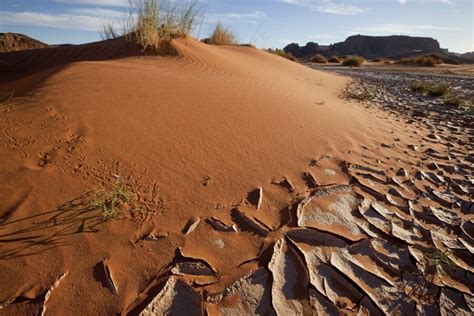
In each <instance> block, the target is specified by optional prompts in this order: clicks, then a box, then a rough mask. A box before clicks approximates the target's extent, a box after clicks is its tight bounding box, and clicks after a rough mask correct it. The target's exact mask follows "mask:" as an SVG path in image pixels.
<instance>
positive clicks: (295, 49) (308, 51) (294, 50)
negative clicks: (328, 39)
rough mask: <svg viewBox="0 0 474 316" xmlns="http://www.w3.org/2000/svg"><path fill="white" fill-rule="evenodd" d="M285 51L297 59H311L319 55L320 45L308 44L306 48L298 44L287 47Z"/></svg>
mask: <svg viewBox="0 0 474 316" xmlns="http://www.w3.org/2000/svg"><path fill="white" fill-rule="evenodd" d="M283 50H284V51H285V52H287V53H290V54H292V55H293V56H295V57H296V58H303V57H310V56H314V55H315V54H316V53H319V51H320V48H319V45H318V44H316V43H313V42H309V43H307V44H306V45H305V46H300V45H298V44H296V43H292V44H289V45H287V46H286V47H285V48H283Z"/></svg>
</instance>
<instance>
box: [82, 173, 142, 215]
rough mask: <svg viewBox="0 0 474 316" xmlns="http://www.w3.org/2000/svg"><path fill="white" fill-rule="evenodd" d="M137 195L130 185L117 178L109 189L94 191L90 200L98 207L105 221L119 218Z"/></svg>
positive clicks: (93, 205) (92, 204) (95, 207)
mask: <svg viewBox="0 0 474 316" xmlns="http://www.w3.org/2000/svg"><path fill="white" fill-rule="evenodd" d="M134 197H135V194H134V193H133V192H132V191H131V190H130V187H129V186H128V185H127V184H126V183H124V182H122V181H120V180H117V182H116V183H115V185H114V186H113V188H111V189H110V190H109V191H99V192H94V193H93V195H92V199H91V201H90V204H91V206H92V207H93V208H94V209H96V210H97V211H98V212H99V214H100V215H101V217H102V220H103V221H108V220H113V219H117V218H118V217H119V216H120V215H121V214H122V213H123V212H124V211H125V210H127V209H128V207H129V205H128V203H130V202H131V200H132V199H133V198H134Z"/></svg>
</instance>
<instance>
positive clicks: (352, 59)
mask: <svg viewBox="0 0 474 316" xmlns="http://www.w3.org/2000/svg"><path fill="white" fill-rule="evenodd" d="M364 62H365V59H364V58H363V57H360V56H347V57H346V58H344V60H343V61H342V65H343V66H349V67H360V66H361V65H362V64H363V63H364Z"/></svg>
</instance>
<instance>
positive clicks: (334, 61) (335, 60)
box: [328, 56, 341, 64]
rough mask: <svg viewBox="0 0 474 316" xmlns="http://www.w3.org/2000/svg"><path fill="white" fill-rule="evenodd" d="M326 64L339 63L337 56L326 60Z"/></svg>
mask: <svg viewBox="0 0 474 316" xmlns="http://www.w3.org/2000/svg"><path fill="white" fill-rule="evenodd" d="M328 62H330V63H337V64H339V63H340V62H341V59H340V58H339V57H337V56H332V57H331V58H329V59H328Z"/></svg>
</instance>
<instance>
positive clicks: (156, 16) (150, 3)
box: [100, 0, 204, 55]
mask: <svg viewBox="0 0 474 316" xmlns="http://www.w3.org/2000/svg"><path fill="white" fill-rule="evenodd" d="M203 13H204V11H203V9H202V7H201V6H199V5H198V2H197V1H190V2H188V3H184V2H182V1H176V2H175V1H173V2H172V1H169V0H166V1H158V0H129V6H128V12H127V13H126V16H125V17H124V20H123V22H122V30H121V31H117V30H116V29H115V28H114V27H113V25H111V24H106V25H104V26H103V27H102V29H101V30H100V35H101V37H102V39H112V38H117V37H121V36H124V38H125V39H126V40H127V41H130V42H134V43H137V44H139V45H140V46H141V47H142V49H143V51H149V52H155V53H158V54H161V55H172V54H174V49H173V48H172V47H171V40H173V39H175V38H182V37H185V36H187V35H189V34H190V33H191V32H192V31H193V30H194V29H195V27H196V26H197V25H198V24H199V23H200V21H201V18H202V15H203Z"/></svg>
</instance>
